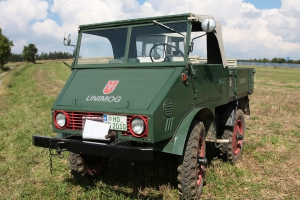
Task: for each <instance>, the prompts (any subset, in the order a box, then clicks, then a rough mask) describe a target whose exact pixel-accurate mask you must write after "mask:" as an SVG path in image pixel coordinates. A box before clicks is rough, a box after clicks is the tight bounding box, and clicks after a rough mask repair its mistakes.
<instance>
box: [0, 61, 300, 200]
mask: <svg viewBox="0 0 300 200" xmlns="http://www.w3.org/2000/svg"><path fill="white" fill-rule="evenodd" d="M256 70H257V72H256V74H255V76H256V77H255V82H256V83H255V91H254V94H253V95H251V96H250V109H251V117H250V119H248V120H246V123H247V124H246V126H247V132H246V137H245V140H246V144H245V149H244V152H243V156H242V158H241V160H240V161H239V162H238V163H237V164H236V165H231V164H229V163H225V162H223V161H222V160H220V159H218V158H215V159H214V160H213V161H212V163H211V164H210V165H209V166H208V167H207V171H206V182H205V187H204V190H203V195H202V199H300V190H299V188H300V167H299V166H300V159H299V158H300V157H299V156H300V117H299V111H300V106H299V105H300V98H299V97H300V90H299V88H300V79H299V78H298V77H300V70H297V69H279V68H260V67H258V68H256ZM69 74H70V70H69V68H68V67H66V66H65V65H64V64H62V63H55V62H45V63H40V64H36V65H33V64H25V63H23V64H21V65H18V66H16V67H15V68H14V69H13V70H10V71H9V72H8V74H7V75H6V76H5V80H3V85H2V87H1V88H0V94H1V96H0V118H1V120H0V130H1V131H0V138H1V140H0V191H1V197H0V199H178V197H179V194H178V191H177V189H176V187H177V182H176V175H177V172H176V164H177V160H176V157H170V156H166V155H160V154H158V155H156V158H157V160H156V161H155V162H135V163H134V165H132V163H129V162H125V161H120V160H111V161H110V163H109V165H108V169H107V171H106V174H105V176H102V177H97V178H90V179H84V180H82V181H80V182H79V181H76V180H74V179H73V178H72V176H71V175H70V174H69V168H68V162H67V159H66V157H67V153H64V155H65V157H64V158H62V159H60V158H58V157H53V174H52V175H51V174H50V172H49V157H48V155H49V151H48V149H43V148H37V147H34V146H33V145H32V144H31V136H32V135H33V134H39V135H44V136H55V134H54V133H53V132H52V128H51V111H50V108H51V106H52V104H53V103H54V101H55V99H56V97H57V95H58V94H59V92H60V90H61V88H62V87H63V85H64V83H65V81H66V80H67V78H68V76H69Z"/></svg>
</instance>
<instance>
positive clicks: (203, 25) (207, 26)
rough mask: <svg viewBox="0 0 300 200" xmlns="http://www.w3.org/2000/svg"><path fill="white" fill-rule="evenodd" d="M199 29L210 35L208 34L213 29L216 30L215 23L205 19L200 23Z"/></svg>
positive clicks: (212, 20)
mask: <svg viewBox="0 0 300 200" xmlns="http://www.w3.org/2000/svg"><path fill="white" fill-rule="evenodd" d="M201 28H202V29H203V31H205V32H206V33H210V32H212V31H214V30H215V28H216V21H215V20H214V19H212V18H206V19H205V20H203V22H202V23H201Z"/></svg>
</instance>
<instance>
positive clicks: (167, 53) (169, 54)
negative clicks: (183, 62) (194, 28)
mask: <svg viewBox="0 0 300 200" xmlns="http://www.w3.org/2000/svg"><path fill="white" fill-rule="evenodd" d="M158 46H163V49H160V48H158ZM167 46H168V47H170V48H171V49H172V48H174V49H175V50H176V51H177V52H178V53H179V54H180V55H181V56H182V57H184V54H183V52H182V51H181V50H180V49H179V48H177V47H175V46H173V45H170V44H167V43H159V44H156V45H153V47H152V48H151V49H150V51H149V55H150V59H151V61H152V62H154V60H158V59H160V58H161V57H160V55H159V54H158V53H157V49H159V50H161V51H162V54H163V53H164V49H166V51H165V59H164V61H167V62H171V61H172V59H171V58H172V57H173V51H170V49H169V50H168V49H167V48H165V47H167ZM153 50H154V55H153V56H152V51H153ZM153 58H154V60H153Z"/></svg>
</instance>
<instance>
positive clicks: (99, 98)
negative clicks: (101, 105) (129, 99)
mask: <svg viewBox="0 0 300 200" xmlns="http://www.w3.org/2000/svg"><path fill="white" fill-rule="evenodd" d="M121 99H122V97H120V96H117V97H115V96H93V95H89V96H87V98H86V101H102V102H116V103H117V102H120V101H121Z"/></svg>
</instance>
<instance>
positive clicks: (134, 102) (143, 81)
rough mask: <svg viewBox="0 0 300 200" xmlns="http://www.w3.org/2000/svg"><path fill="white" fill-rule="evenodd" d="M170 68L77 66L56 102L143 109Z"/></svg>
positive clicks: (72, 104)
mask: <svg viewBox="0 0 300 200" xmlns="http://www.w3.org/2000/svg"><path fill="white" fill-rule="evenodd" d="M174 70H175V69H174V68H160V69H158V68H153V69H149V68H148V69H134V68H130V69H128V68H127V69H124V68H121V69H120V68H114V69H80V70H77V72H76V73H75V75H74V76H73V79H72V80H71V81H70V82H69V84H68V85H67V86H66V88H65V89H64V90H63V91H62V93H61V95H60V97H61V98H60V99H58V102H57V105H58V106H76V107H92V108H93V109H97V110H100V109H101V108H105V109H107V108H128V109H140V110H147V109H148V108H149V106H150V105H151V103H152V102H153V100H154V99H155V97H156V96H157V95H158V93H159V92H160V90H161V89H162V88H163V86H164V85H165V84H166V82H167V81H168V79H169V78H170V76H171V75H172V73H173V72H174Z"/></svg>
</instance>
